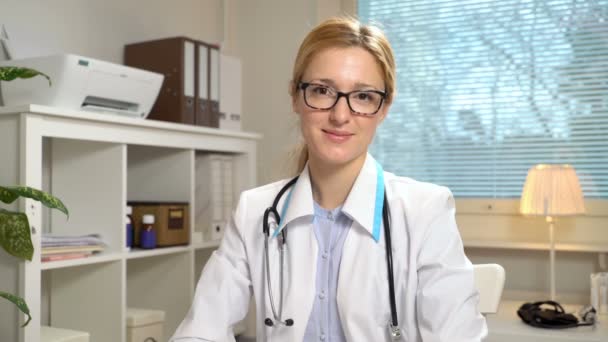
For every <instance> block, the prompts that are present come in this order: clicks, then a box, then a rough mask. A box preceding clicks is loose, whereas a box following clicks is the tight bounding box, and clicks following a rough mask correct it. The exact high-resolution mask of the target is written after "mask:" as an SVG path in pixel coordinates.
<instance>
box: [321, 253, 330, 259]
mask: <svg viewBox="0 0 608 342" xmlns="http://www.w3.org/2000/svg"><path fill="white" fill-rule="evenodd" d="M328 256H329V253H327V252H323V254H321V257H322V258H323V259H327V257H328Z"/></svg>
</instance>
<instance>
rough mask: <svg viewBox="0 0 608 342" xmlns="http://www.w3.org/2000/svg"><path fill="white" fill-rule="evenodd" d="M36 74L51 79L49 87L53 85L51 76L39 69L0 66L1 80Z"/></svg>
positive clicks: (29, 76)
mask: <svg viewBox="0 0 608 342" xmlns="http://www.w3.org/2000/svg"><path fill="white" fill-rule="evenodd" d="M36 76H43V77H44V78H46V79H47V80H48V81H49V87H50V86H51V78H50V77H49V76H48V75H46V74H44V73H42V72H40V71H38V70H34V69H30V68H21V67H14V66H4V67H0V81H13V80H15V79H17V78H32V77H36Z"/></svg>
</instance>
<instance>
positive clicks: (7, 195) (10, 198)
mask: <svg viewBox="0 0 608 342" xmlns="http://www.w3.org/2000/svg"><path fill="white" fill-rule="evenodd" d="M17 198H19V195H17V194H16V193H14V192H10V191H8V190H7V189H6V188H4V187H2V186H0V201H2V202H4V203H7V204H11V203H13V202H15V200H16V199H17Z"/></svg>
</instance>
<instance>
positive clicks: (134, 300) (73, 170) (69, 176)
mask: <svg viewBox="0 0 608 342" xmlns="http://www.w3.org/2000/svg"><path fill="white" fill-rule="evenodd" d="M259 139H260V135H258V134H252V133H245V132H230V131H221V130H218V129H212V128H205V127H195V126H188V125H181V124H174V123H167V122H159V121H152V120H141V119H136V118H128V117H122V116H117V115H111V114H96V113H87V112H79V111H69V110H60V109H56V108H50V107H45V106H38V105H28V106H20V107H13V108H7V107H0V162H2V163H5V164H4V165H14V167H13V168H12V169H7V170H6V172H5V171H3V172H1V173H0V184H6V185H11V184H21V185H28V186H31V187H35V188H41V189H43V190H45V191H50V192H52V193H53V194H54V195H55V196H57V197H59V198H61V200H62V201H63V202H64V203H65V204H66V206H67V207H68V209H69V211H70V217H69V219H66V217H65V216H64V215H63V214H62V213H59V212H57V211H54V210H48V209H46V208H44V207H43V206H41V205H40V204H39V203H38V202H36V201H32V200H21V203H20V208H21V210H24V211H25V212H26V214H27V215H28V217H29V219H30V224H31V225H32V232H33V234H32V241H33V244H34V249H35V252H34V257H33V261H31V262H19V263H16V264H17V265H18V266H17V268H18V272H13V273H11V272H7V273H5V274H9V275H10V274H17V275H18V278H19V279H13V280H9V281H7V280H6V278H5V279H4V280H3V281H0V289H2V286H3V285H5V284H8V285H10V284H11V282H12V283H17V284H18V285H17V287H18V292H19V294H20V295H21V296H22V297H23V298H24V299H25V300H26V302H27V303H28V305H29V307H30V310H31V313H32V321H31V322H30V324H29V325H28V326H27V327H26V328H24V329H20V328H18V326H17V325H16V324H13V323H14V322H10V321H9V322H8V323H7V322H0V328H1V329H0V330H3V331H5V330H4V329H9V330H10V329H12V331H9V332H8V333H7V332H6V331H5V332H3V333H0V337H2V338H0V339H3V338H12V337H13V336H14V337H15V338H16V337H18V340H19V341H21V342H23V341H39V340H40V326H41V325H51V326H56V327H58V328H66V329H73V330H81V331H87V332H89V333H90V334H91V341H92V342H105V341H117V342H120V341H123V342H124V341H125V340H126V322H125V321H126V308H127V306H129V307H131V306H133V307H140V308H149V309H159V310H163V311H165V313H166V316H165V335H166V336H165V338H168V337H169V335H170V334H171V333H172V332H173V331H174V330H175V329H176V328H177V325H178V324H179V322H180V321H181V320H182V319H183V317H184V316H185V314H186V312H187V310H188V308H189V307H190V304H191V301H192V297H193V294H194V289H195V285H196V282H197V280H198V277H199V276H200V272H201V269H202V267H203V266H204V264H205V262H206V261H207V259H208V257H209V255H210V254H211V253H212V251H213V250H214V249H215V248H216V247H217V246H218V245H219V242H218V241H202V242H197V243H194V244H192V243H191V244H190V245H186V246H175V247H167V248H158V249H154V250H138V249H132V250H128V249H126V248H124V247H123V246H124V245H125V243H126V241H125V240H126V237H125V227H124V217H125V215H126V212H125V205H126V202H127V201H146V200H149V201H167V202H176V201H179V202H187V203H189V206H190V227H191V228H192V229H191V234H193V233H194V232H195V231H196V229H198V228H196V225H195V222H194V216H195V215H193V214H192V213H193V212H194V210H195V209H196V202H195V197H196V196H195V193H194V192H195V186H194V185H195V181H196V179H197V174H196V169H195V165H196V161H197V158H200V157H201V156H203V155H205V154H206V153H222V154H227V155H231V156H232V157H233V160H234V164H233V170H234V171H233V182H232V184H233V191H234V193H233V194H234V196H232V198H234V199H237V198H238V194H239V193H240V192H241V191H242V190H244V189H247V188H250V187H253V186H254V185H255V180H256V174H255V173H256V168H255V161H256V145H257V140H259ZM15 209H17V208H15ZM41 232H53V233H59V234H87V233H99V234H102V237H103V238H104V241H105V242H106V243H107V245H108V247H107V248H106V250H104V252H102V253H100V254H98V255H94V256H91V257H88V258H83V259H77V260H64V261H54V262H45V263H42V262H40V237H41ZM190 240H191V241H193V239H192V235H191V239H190ZM2 258H8V256H6V254H0V270H3V268H2V266H3V265H9V266H8V268H9V270H10V265H11V262H10V261H6V262H5V260H2ZM5 268H7V267H5ZM3 277H4V276H3ZM9 290H10V289H9ZM0 312H4V311H0ZM15 312H16V309H15ZM20 321H21V319H20ZM3 324H4V325H3ZM7 336H8V337H7ZM15 338H12V339H11V340H15ZM7 340H8V339H7Z"/></svg>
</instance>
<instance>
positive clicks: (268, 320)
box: [264, 318, 274, 327]
mask: <svg viewBox="0 0 608 342" xmlns="http://www.w3.org/2000/svg"><path fill="white" fill-rule="evenodd" d="M264 324H266V325H267V326H269V327H271V326H273V325H274V323H273V322H272V320H271V319H270V318H266V319H265V320H264Z"/></svg>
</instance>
